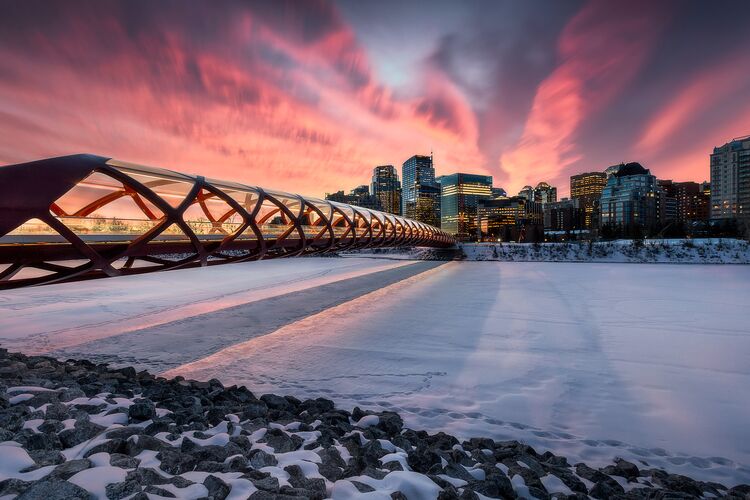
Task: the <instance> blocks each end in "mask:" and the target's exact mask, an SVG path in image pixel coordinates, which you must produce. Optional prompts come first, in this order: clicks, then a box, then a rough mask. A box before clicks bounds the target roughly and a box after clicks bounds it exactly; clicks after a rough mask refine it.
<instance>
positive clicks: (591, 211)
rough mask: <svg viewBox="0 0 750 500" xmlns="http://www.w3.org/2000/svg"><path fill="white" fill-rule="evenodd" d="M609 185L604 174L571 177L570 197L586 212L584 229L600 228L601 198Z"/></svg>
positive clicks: (592, 173)
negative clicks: (605, 187)
mask: <svg viewBox="0 0 750 500" xmlns="http://www.w3.org/2000/svg"><path fill="white" fill-rule="evenodd" d="M606 185H607V174H606V173H604V172H586V173H583V174H578V175H571V176H570V197H571V198H572V199H574V200H578V203H579V206H580V207H581V209H583V212H584V227H585V228H586V229H595V228H596V227H597V226H598V222H599V221H598V219H599V217H598V214H599V198H600V197H601V195H602V191H604V186H606Z"/></svg>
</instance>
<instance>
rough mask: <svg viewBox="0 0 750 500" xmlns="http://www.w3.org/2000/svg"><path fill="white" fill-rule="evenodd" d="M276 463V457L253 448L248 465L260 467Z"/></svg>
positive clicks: (255, 467)
mask: <svg viewBox="0 0 750 500" xmlns="http://www.w3.org/2000/svg"><path fill="white" fill-rule="evenodd" d="M278 463H279V461H278V460H276V457H274V456H273V455H271V454H270V453H266V452H265V451H263V450H255V452H254V453H253V454H252V455H251V456H250V460H249V464H250V467H252V468H253V469H262V468H263V467H269V466H274V465H276V464H278Z"/></svg>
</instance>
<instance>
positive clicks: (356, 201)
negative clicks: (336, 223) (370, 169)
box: [326, 184, 381, 210]
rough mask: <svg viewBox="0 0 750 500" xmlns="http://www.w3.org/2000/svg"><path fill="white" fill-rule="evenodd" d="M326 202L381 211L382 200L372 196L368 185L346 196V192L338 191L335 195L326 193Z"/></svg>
mask: <svg viewBox="0 0 750 500" xmlns="http://www.w3.org/2000/svg"><path fill="white" fill-rule="evenodd" d="M326 200H329V201H337V202H339V203H346V204H348V205H355V206H358V207H363V208H371V209H373V210H380V209H381V208H380V200H379V199H378V198H377V197H375V196H372V195H371V194H370V188H369V187H368V186H367V184H362V185H361V186H357V187H355V188H354V189H352V190H351V191H349V194H344V191H343V190H342V191H336V192H335V193H326Z"/></svg>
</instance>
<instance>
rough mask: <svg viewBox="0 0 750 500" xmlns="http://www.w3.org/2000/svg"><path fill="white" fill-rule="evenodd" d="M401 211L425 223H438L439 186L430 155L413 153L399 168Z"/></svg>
mask: <svg viewBox="0 0 750 500" xmlns="http://www.w3.org/2000/svg"><path fill="white" fill-rule="evenodd" d="M401 179H402V181H403V182H402V184H401V213H402V214H403V215H404V216H405V217H408V218H410V219H414V220H418V221H421V222H424V223H425V224H430V225H435V226H438V225H440V187H439V186H438V184H437V183H436V182H435V168H434V167H433V166H432V156H424V155H414V156H412V157H411V158H409V159H408V160H406V161H405V162H404V164H403V166H402V169H401Z"/></svg>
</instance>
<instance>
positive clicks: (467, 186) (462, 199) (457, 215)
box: [440, 173, 492, 240]
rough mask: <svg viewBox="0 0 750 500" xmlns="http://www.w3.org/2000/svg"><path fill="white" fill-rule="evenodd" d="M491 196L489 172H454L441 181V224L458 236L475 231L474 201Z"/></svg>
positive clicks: (472, 234) (473, 233)
mask: <svg viewBox="0 0 750 500" xmlns="http://www.w3.org/2000/svg"><path fill="white" fill-rule="evenodd" d="M491 196H492V176H489V175H475V174H463V173H455V174H451V175H444V176H442V178H441V181H440V228H441V229H442V230H443V231H445V232H446V233H448V234H450V235H453V236H454V237H455V238H456V239H458V240H467V239H473V238H474V237H475V236H476V233H477V205H478V203H479V202H480V201H481V200H487V199H489V198H491Z"/></svg>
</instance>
